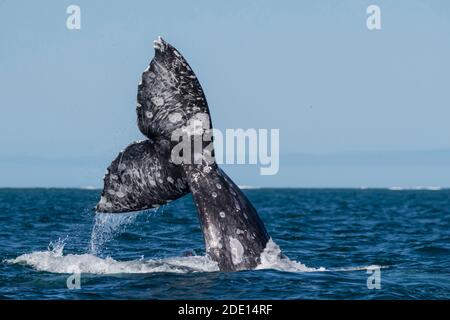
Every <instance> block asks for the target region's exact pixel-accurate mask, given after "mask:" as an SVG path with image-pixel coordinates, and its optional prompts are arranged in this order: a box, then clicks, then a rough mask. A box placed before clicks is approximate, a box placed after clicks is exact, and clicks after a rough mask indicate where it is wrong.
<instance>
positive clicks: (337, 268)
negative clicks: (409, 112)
mask: <svg viewBox="0 0 450 320" xmlns="http://www.w3.org/2000/svg"><path fill="white" fill-rule="evenodd" d="M245 192H246V194H247V195H248V197H249V198H250V200H251V201H252V203H253V204H254V205H255V207H256V208H257V210H258V212H259V214H260V215H261V217H262V219H263V220H264V222H265V224H266V227H267V229H268V231H269V233H270V234H271V236H272V239H273V241H274V242H275V243H276V245H278V246H279V247H280V248H281V250H282V252H283V253H284V254H285V255H286V256H287V257H289V260H287V259H284V260H280V259H278V260H276V259H271V257H270V254H269V256H268V257H265V260H264V263H263V264H262V265H261V266H260V269H259V270H251V271H241V272H234V273H222V272H218V271H217V266H216V265H215V264H214V263H213V262H211V261H209V260H208V259H207V258H205V257H204V244H203V238H202V234H201V231H200V226H199V223H198V219H197V213H196V211H195V208H194V206H193V202H192V199H191V196H186V197H184V198H182V199H179V200H177V201H174V202H172V203H171V204H169V205H167V206H165V207H163V208H160V209H158V210H157V211H152V212H143V213H133V214H125V215H101V216H95V215H94V214H93V213H92V212H91V208H92V207H93V206H94V204H95V203H96V201H97V199H98V197H99V194H100V191H99V190H81V189H0V243H1V246H0V259H1V263H0V298H3V299H5V298H6V299H448V298H450V269H449V267H450V190H436V191H408V190H403V191H392V190H370V189H369V190H356V189H355V190H353V189H342V190H338V189H253V190H245ZM275 249H276V247H275ZM272 258H273V257H272ZM370 266H372V267H373V266H379V267H381V268H380V269H379V272H380V273H379V276H380V277H379V279H380V285H381V288H380V289H368V285H367V282H368V277H369V276H371V275H373V274H372V272H370V273H368V272H367V269H366V268H367V267H370ZM376 268H378V267H375V269H376ZM72 273H76V274H78V273H79V274H80V278H79V279H80V288H79V289H68V288H67V278H68V277H69V276H71V274H72Z"/></svg>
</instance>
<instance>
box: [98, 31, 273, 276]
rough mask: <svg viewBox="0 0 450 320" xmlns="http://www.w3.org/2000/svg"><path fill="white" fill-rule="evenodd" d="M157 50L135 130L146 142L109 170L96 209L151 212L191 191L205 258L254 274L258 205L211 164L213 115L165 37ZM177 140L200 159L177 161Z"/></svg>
mask: <svg viewBox="0 0 450 320" xmlns="http://www.w3.org/2000/svg"><path fill="white" fill-rule="evenodd" d="M154 48H155V56H154V58H153V59H152V60H151V62H150V65H149V67H148V68H147V69H146V70H145V71H144V73H143V74H142V81H141V83H140V84H139V86H138V94H137V108H136V112H137V124H138V128H139V130H140V131H141V132H142V134H144V135H145V136H146V137H147V140H144V141H141V142H135V143H133V144H131V145H130V146H128V147H127V148H126V149H125V150H124V151H122V152H121V153H120V154H119V155H118V156H117V158H116V159H115V160H114V161H113V162H112V164H111V165H110V166H109V167H108V169H107V173H106V175H105V178H104V188H103V191H102V195H101V198H100V201H99V202H98V204H97V206H96V208H95V210H96V211H97V212H99V213H101V212H107V213H123V212H131V211H139V210H146V209H151V208H156V207H159V206H161V205H164V204H166V203H168V202H170V201H173V200H176V199H178V198H180V197H182V196H184V195H186V194H188V193H190V192H191V193H192V195H193V199H194V201H195V205H196V208H197V211H198V216H199V220H200V224H201V229H202V232H203V237H204V241H205V246H206V254H207V255H208V256H209V257H210V258H211V259H212V260H214V261H216V262H217V264H218V266H219V269H220V270H221V271H237V270H245V269H252V268H255V267H256V266H257V265H258V264H259V263H260V256H261V253H262V252H263V251H264V249H265V247H266V244H267V242H268V241H269V234H268V233H267V231H266V228H265V226H264V224H263V222H262V220H261V218H260V217H259V216H258V213H257V212H256V210H255V208H254V207H253V205H252V204H251V203H250V201H249V200H248V199H247V197H246V196H245V195H244V193H243V192H242V191H241V190H240V189H239V187H238V186H237V185H236V184H235V183H234V182H233V181H232V180H231V179H230V178H229V177H228V176H227V175H226V174H225V172H223V171H222V170H221V169H220V168H219V166H218V165H217V163H216V162H215V160H214V149H213V147H212V122H211V116H210V113H209V108H208V104H207V101H206V97H205V95H204V92H203V89H202V87H201V85H200V82H199V81H198V79H197V77H196V75H195V74H194V72H193V71H192V69H191V67H190V66H189V64H188V63H187V61H186V59H185V58H184V57H183V56H182V55H181V54H180V53H179V51H177V50H176V49H175V48H174V47H173V46H171V45H170V44H169V43H167V42H166V41H164V40H163V39H162V38H161V37H159V38H158V39H157V40H156V41H155V42H154ZM174 137H176V138H175V139H174ZM180 137H181V138H184V139H188V140H187V141H188V143H189V144H190V143H192V145H197V146H200V152H198V151H199V149H198V148H197V150H196V151H194V152H191V153H190V154H184V153H185V152H184V151H182V152H181V153H177V152H175V155H176V156H175V157H174V150H175V149H176V148H177V146H179V145H180V139H181V138H180ZM194 149H195V148H194ZM180 159H182V160H183V159H184V161H180Z"/></svg>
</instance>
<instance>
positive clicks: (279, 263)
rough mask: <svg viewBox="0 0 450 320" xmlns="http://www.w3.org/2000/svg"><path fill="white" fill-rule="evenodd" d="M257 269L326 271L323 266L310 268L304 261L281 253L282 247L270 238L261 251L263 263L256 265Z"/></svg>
mask: <svg viewBox="0 0 450 320" xmlns="http://www.w3.org/2000/svg"><path fill="white" fill-rule="evenodd" d="M256 269H257V270H261V269H275V270H279V271H287V272H317V271H326V269H325V268H323V267H320V268H310V267H307V266H305V265H304V264H303V263H300V262H297V261H294V260H291V259H289V258H288V257H286V256H284V255H283V254H282V253H281V249H280V247H279V246H278V245H277V244H276V243H275V242H274V241H273V240H272V239H269V242H267V245H266V248H265V249H264V251H263V252H262V253H261V263H260V264H259V265H258V266H257V267H256Z"/></svg>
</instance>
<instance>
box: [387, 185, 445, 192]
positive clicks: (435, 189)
mask: <svg viewBox="0 0 450 320" xmlns="http://www.w3.org/2000/svg"><path fill="white" fill-rule="evenodd" d="M388 189H389V190H391V191H420V190H424V191H440V190H442V189H443V188H442V187H433V186H428V187H423V186H416V187H390V188H388Z"/></svg>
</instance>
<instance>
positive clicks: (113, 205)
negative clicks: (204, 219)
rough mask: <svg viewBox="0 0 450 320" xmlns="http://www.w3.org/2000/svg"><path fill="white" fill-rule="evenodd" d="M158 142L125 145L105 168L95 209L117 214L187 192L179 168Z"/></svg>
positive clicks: (173, 198) (177, 196)
mask: <svg viewBox="0 0 450 320" xmlns="http://www.w3.org/2000/svg"><path fill="white" fill-rule="evenodd" d="M169 155H170V148H169V146H168V145H167V143H164V140H163V142H161V141H158V142H153V141H149V140H146V141H142V142H136V143H133V144H131V145H129V146H128V147H127V148H126V149H125V150H124V151H122V152H121V153H120V154H119V155H118V156H117V158H116V159H115V160H114V161H113V162H112V163H111V165H110V166H109V167H108V170H107V173H106V175H105V177H104V181H103V183H104V187H103V192H102V195H101V198H100V202H99V203H98V204H97V206H96V208H95V210H96V211H97V212H108V213H121V212H130V211H140V210H147V209H153V208H156V207H159V206H160V205H163V204H166V203H167V202H169V201H172V200H175V199H178V198H180V197H182V196H184V195H186V194H187V193H189V187H188V185H187V181H186V179H185V178H184V174H183V170H182V168H180V167H179V166H175V165H173V164H172V163H170V162H169V161H168V160H169Z"/></svg>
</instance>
